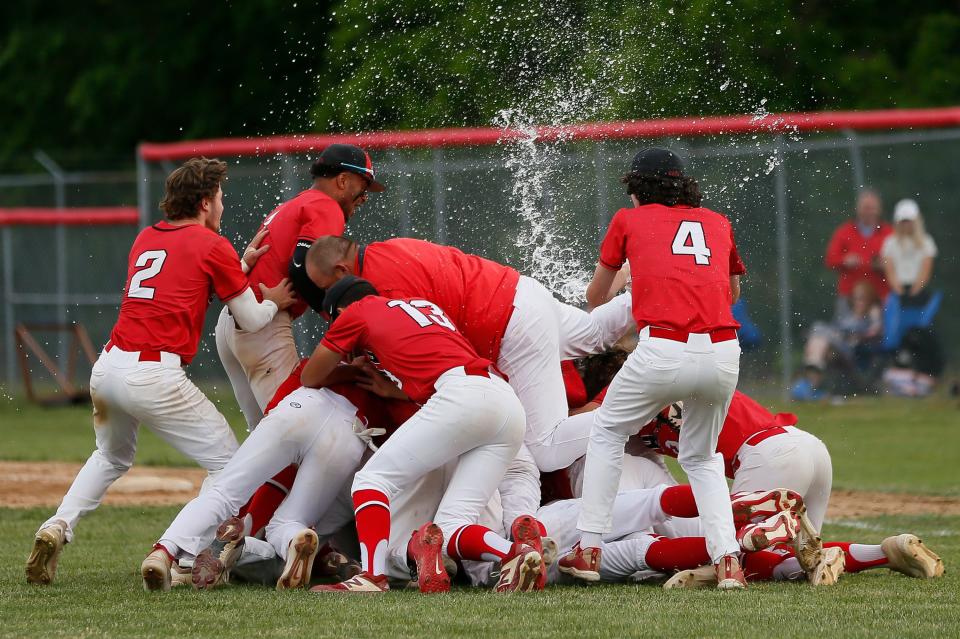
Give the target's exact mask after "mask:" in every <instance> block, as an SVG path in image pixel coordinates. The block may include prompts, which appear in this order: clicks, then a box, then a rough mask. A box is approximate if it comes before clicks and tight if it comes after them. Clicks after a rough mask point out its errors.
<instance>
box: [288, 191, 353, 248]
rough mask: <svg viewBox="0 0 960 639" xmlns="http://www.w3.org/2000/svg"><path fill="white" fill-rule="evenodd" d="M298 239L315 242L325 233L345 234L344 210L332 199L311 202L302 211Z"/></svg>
mask: <svg viewBox="0 0 960 639" xmlns="http://www.w3.org/2000/svg"><path fill="white" fill-rule="evenodd" d="M300 216H301V217H300V219H301V225H300V234H299V235H298V236H297V239H298V240H307V241H309V242H313V241H314V240H316V239H317V238H318V237H321V236H323V235H343V229H344V221H343V210H342V209H341V208H340V205H339V204H337V203H336V202H335V201H333V200H332V199H323V200H320V201H318V202H311V203H310V204H308V205H305V206H304V207H303V210H302V211H301V212H300Z"/></svg>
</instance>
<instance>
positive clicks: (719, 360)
mask: <svg viewBox="0 0 960 639" xmlns="http://www.w3.org/2000/svg"><path fill="white" fill-rule="evenodd" d="M739 372H740V345H739V343H738V342H737V340H735V339H734V340H728V341H725V342H718V343H716V344H715V343H713V342H712V341H711V339H710V336H709V335H706V334H691V335H690V336H689V339H688V340H687V341H686V342H676V341H673V340H669V339H662V338H651V337H650V330H649V327H645V328H644V329H643V330H641V331H640V335H639V341H638V343H637V348H636V349H635V350H634V351H633V353H631V354H630V357H628V358H627V361H626V363H625V364H624V365H623V368H621V369H620V371H619V372H618V373H617V375H616V377H614V379H613V382H612V383H611V384H610V389H609V390H608V391H607V396H606V398H605V399H604V401H603V404H602V405H601V406H600V408H598V409H597V410H595V411H593V413H592V414H593V416H594V422H593V429H592V431H591V433H590V445H589V448H588V449H587V463H586V468H585V469H584V479H583V510H582V512H581V513H580V520H579V522H578V524H577V528H579V529H580V530H581V531H583V532H587V533H594V534H596V533H604V532H607V531H608V530H610V527H611V510H612V508H613V501H614V499H615V497H616V494H617V486H618V483H619V479H620V474H621V468H622V465H623V455H624V451H623V449H624V445H625V444H626V441H627V439H628V438H629V437H630V436H631V435H634V434H636V433H637V432H639V430H640V428H641V427H643V425H644V424H646V423H647V422H649V421H650V420H651V419H652V418H653V417H654V416H655V415H656V414H657V413H658V412H659V411H661V410H662V409H663V407H664V406H667V405H668V404H671V403H673V402H675V401H678V400H683V402H684V413H685V415H684V417H685V419H684V423H683V428H682V429H681V430H680V442H679V447H680V455H679V459H678V460H679V462H680V466H681V467H682V468H683V470H684V471H685V472H686V473H687V477H688V479H689V482H690V486H691V488H692V489H693V494H694V497H695V498H696V501H697V508H698V510H699V511H700V519H701V520H702V523H703V527H704V530H705V532H706V538H707V551H708V553H709V554H710V556H711V558H713V560H714V562H716V561H719V560H720V559H721V558H722V557H723V556H724V555H728V554H734V553H738V552H740V546H739V544H737V541H736V538H735V536H734V528H733V512H732V510H731V507H730V493H729V490H728V488H727V480H726V478H725V476H724V470H723V456H722V455H720V453H718V452H716V450H717V439H718V438H719V435H720V429H721V428H722V426H723V420H724V419H725V418H726V414H727V409H728V408H729V406H730V400H731V398H732V397H733V392H734V390H735V389H736V386H737V378H738V377H739Z"/></svg>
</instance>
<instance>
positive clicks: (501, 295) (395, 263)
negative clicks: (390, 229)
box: [355, 238, 520, 362]
mask: <svg viewBox="0 0 960 639" xmlns="http://www.w3.org/2000/svg"><path fill="white" fill-rule="evenodd" d="M355 272H356V274H357V276H358V277H362V278H364V279H365V280H367V281H368V282H370V283H371V284H373V286H374V287H375V288H376V289H377V291H378V292H379V293H380V294H381V295H383V296H384V297H390V298H397V299H405V298H410V297H415V298H418V299H427V300H430V301H432V302H434V303H436V304H437V305H438V306H439V307H440V308H442V309H443V310H444V312H445V313H446V314H447V316H448V317H449V318H450V319H451V320H452V321H453V323H454V325H456V326H457V328H459V329H460V331H461V332H462V333H463V335H464V336H465V337H466V338H467V339H468V340H470V343H471V344H473V347H474V348H475V349H476V351H477V353H478V354H479V355H480V356H481V357H486V358H487V359H489V360H491V361H494V362H495V361H497V358H498V357H499V356H500V342H501V340H503V334H504V332H505V331H506V330H507V322H509V321H510V315H511V314H512V313H513V300H514V298H515V297H516V295H517V282H518V281H520V274H519V273H518V272H517V271H516V270H514V269H512V268H510V267H509V266H503V265H502V264H497V263H496V262H493V261H491V260H487V259H484V258H482V257H477V256H476V255H470V254H468V253H464V252H463V251H461V250H459V249H456V248H453V247H452V246H441V245H439V244H433V243H431V242H425V241H423V240H413V239H408V238H398V239H393V240H387V241H385V242H375V243H373V244H370V245H368V246H365V247H362V248H361V249H360V251H359V252H358V255H357V264H356V268H355Z"/></svg>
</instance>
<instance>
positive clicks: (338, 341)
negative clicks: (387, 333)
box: [320, 308, 367, 355]
mask: <svg viewBox="0 0 960 639" xmlns="http://www.w3.org/2000/svg"><path fill="white" fill-rule="evenodd" d="M351 310H352V309H350V308H347V309H344V310H343V312H342V313H340V316H339V317H338V318H337V319H335V320H334V321H333V324H332V325H331V326H330V328H329V329H328V330H327V334H326V335H324V336H323V339H322V340H320V344H321V345H322V346H325V347H326V348H329V349H330V350H332V351H335V352H337V353H340V354H341V355H348V354H350V353H352V352H353V351H355V350H357V346H358V345H360V344H361V343H362V342H363V340H364V338H365V337H366V334H367V323H366V321H364V319H363V316H362V315H361V314H360V313H351V312H350V311H351Z"/></svg>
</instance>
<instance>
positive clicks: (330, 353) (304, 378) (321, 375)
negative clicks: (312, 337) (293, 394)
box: [300, 343, 343, 388]
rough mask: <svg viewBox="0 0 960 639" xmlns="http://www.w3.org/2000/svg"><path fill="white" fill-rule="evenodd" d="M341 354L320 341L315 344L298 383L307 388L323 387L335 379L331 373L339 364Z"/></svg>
mask: <svg viewBox="0 0 960 639" xmlns="http://www.w3.org/2000/svg"><path fill="white" fill-rule="evenodd" d="M342 359H343V355H341V354H340V353H338V352H337V351H335V350H332V349H329V348H327V347H326V346H324V345H323V344H322V343H321V344H317V347H316V348H315V349H314V350H313V354H312V355H311V356H310V359H309V361H307V365H306V366H304V367H303V372H302V373H300V383H301V384H303V385H304V386H306V387H307V388H323V387H324V386H328V385H329V384H331V383H334V382H335V381H336V380H335V379H333V373H334V371H335V370H336V369H337V367H338V365H339V364H340V360H342Z"/></svg>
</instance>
